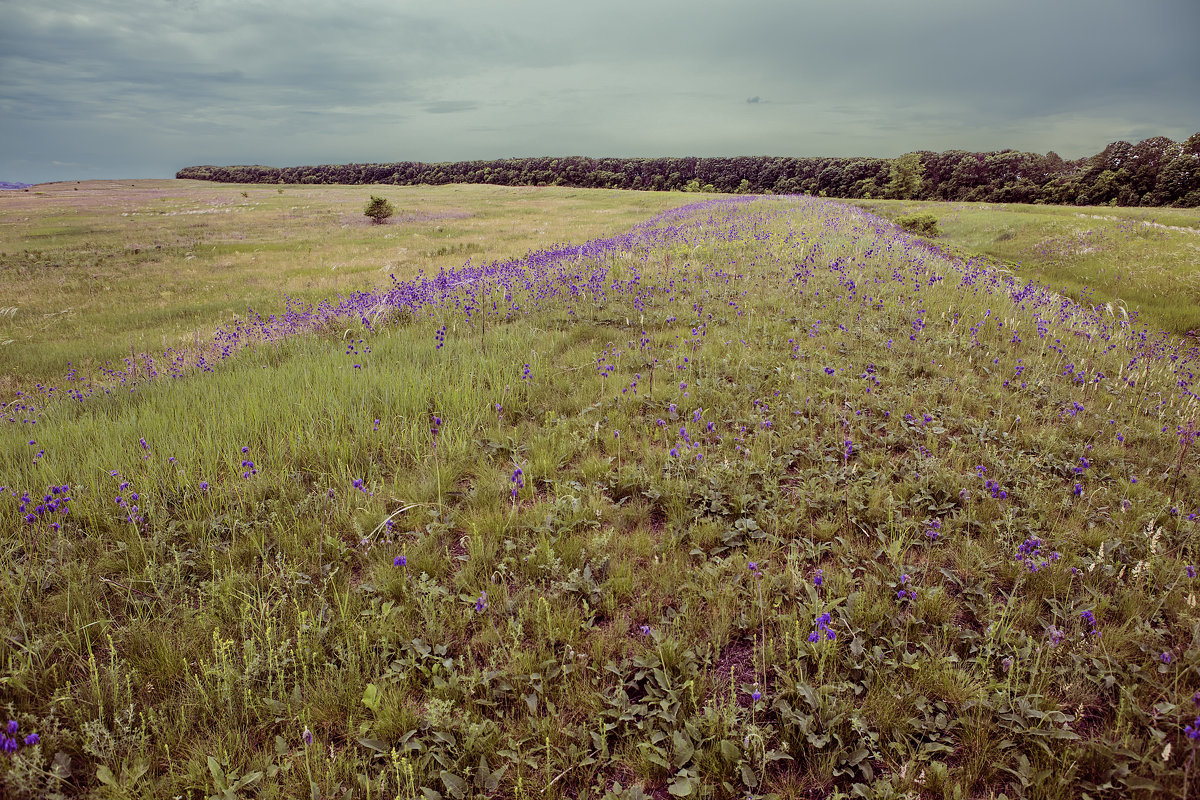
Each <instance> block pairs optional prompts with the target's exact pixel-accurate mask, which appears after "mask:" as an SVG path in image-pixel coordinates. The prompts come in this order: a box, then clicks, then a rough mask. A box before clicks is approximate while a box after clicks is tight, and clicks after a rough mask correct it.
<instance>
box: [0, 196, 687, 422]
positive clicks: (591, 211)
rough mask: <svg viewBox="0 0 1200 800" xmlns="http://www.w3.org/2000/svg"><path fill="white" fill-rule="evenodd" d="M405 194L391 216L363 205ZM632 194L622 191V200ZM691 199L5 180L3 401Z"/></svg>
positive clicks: (581, 235) (579, 237)
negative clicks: (237, 320) (227, 330)
mask: <svg viewBox="0 0 1200 800" xmlns="http://www.w3.org/2000/svg"><path fill="white" fill-rule="evenodd" d="M371 194H377V195H380V196H383V197H387V198H389V199H391V200H392V201H393V203H394V205H395V206H396V209H397V211H396V215H395V216H394V217H393V218H392V219H391V220H389V221H388V223H387V224H386V225H384V226H376V225H373V224H372V223H371V220H369V219H367V218H366V217H365V216H363V206H364V205H365V203H366V200H367V198H368V196H369V195H371ZM614 196H620V197H622V198H623V200H622V201H621V202H612V200H611V198H613V197H614ZM682 202H683V200H682V199H681V198H680V196H678V195H676V196H666V195H655V194H651V193H642V194H637V195H631V194H630V193H628V192H604V191H601V192H588V191H583V190H574V189H550V188H546V189H523V188H498V187H485V186H455V187H450V188H443V189H421V188H401V189H398V188H395V187H388V186H373V187H364V186H286V187H276V186H236V185H221V184H212V183H208V182H205V181H164V180H157V181H155V180H144V181H130V182H112V181H85V182H81V183H54V184H46V185H43V186H38V187H35V188H31V189H30V190H29V191H27V192H23V191H17V192H12V191H10V192H0V281H2V282H3V284H4V286H5V290H4V293H3V295H2V298H0V343H5V344H0V364H3V366H4V369H3V375H2V376H0V381H7V383H0V399H7V398H5V397H4V395H5V394H6V393H9V394H11V391H12V390H13V388H14V385H15V384H16V383H17V382H19V383H20V384H22V385H25V384H28V383H30V381H57V380H60V379H61V376H62V375H63V374H64V373H65V366H64V365H65V364H66V363H67V362H71V363H72V364H74V365H75V366H77V367H78V368H80V369H82V370H84V371H86V372H93V371H95V369H96V368H97V367H99V366H100V365H102V364H103V363H104V362H106V361H113V362H117V363H120V362H121V361H122V360H123V359H124V358H126V357H129V356H136V355H138V354H140V353H143V352H153V351H163V350H165V349H167V348H169V347H174V348H179V347H181V346H183V345H186V344H188V343H192V344H194V343H195V340H196V338H197V335H199V336H201V337H202V338H205V339H207V338H209V337H210V335H211V333H212V330H213V329H214V328H215V327H216V326H217V325H218V324H221V323H225V322H229V321H230V320H231V319H232V318H233V317H234V316H236V315H240V316H245V315H246V313H247V309H251V308H252V309H254V310H255V311H257V312H261V313H264V314H270V313H275V312H277V311H280V310H282V309H283V307H284V296H285V295H286V296H289V297H293V298H296V299H298V300H304V301H312V302H319V301H321V300H324V299H326V298H329V297H332V296H333V295H335V294H337V293H339V292H350V291H354V290H358V289H364V288H372V287H374V286H375V285H377V284H379V283H383V282H386V281H387V280H388V276H389V275H392V274H394V275H395V276H396V277H398V278H401V279H404V278H411V277H412V276H414V275H415V274H416V273H417V272H418V271H420V270H424V271H425V272H427V273H436V272H437V271H438V270H440V269H443V268H452V267H459V266H461V265H462V263H463V262H464V261H466V260H467V259H468V258H472V259H475V260H476V261H485V262H486V261H494V260H504V259H509V258H516V257H518V256H522V255H524V254H525V253H527V252H529V251H530V250H531V249H535V248H541V247H545V246H546V245H548V244H551V243H554V242H565V241H576V242H579V241H585V240H587V239H590V238H593V237H595V236H599V235H602V234H611V233H615V232H617V231H620V230H624V229H627V228H628V227H630V226H631V225H633V224H634V223H635V222H637V221H639V220H641V219H645V218H646V217H648V216H651V215H653V214H654V213H656V212H658V211H661V210H663V209H666V208H669V207H671V206H672V205H680V204H681V203H682Z"/></svg>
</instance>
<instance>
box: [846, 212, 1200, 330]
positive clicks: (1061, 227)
mask: <svg viewBox="0 0 1200 800" xmlns="http://www.w3.org/2000/svg"><path fill="white" fill-rule="evenodd" d="M853 202H854V203H855V204H856V205H858V206H860V207H862V208H865V209H867V210H868V211H872V212H874V213H878V214H883V215H885V216H887V217H888V218H892V219H895V218H899V217H901V216H904V215H908V214H920V213H931V214H933V215H934V216H935V217H937V218H938V223H939V227H940V229H941V231H942V237H940V238H941V240H942V241H945V242H946V243H948V244H949V245H950V246H952V247H954V248H956V250H957V251H958V252H960V253H966V254H970V255H977V254H978V255H986V256H988V257H990V258H991V259H993V260H994V261H996V262H997V264H998V265H1001V266H1006V267H1008V268H1009V269H1011V270H1012V271H1013V272H1015V273H1016V274H1018V275H1020V276H1022V277H1024V278H1032V279H1035V280H1037V281H1038V282H1039V283H1043V284H1045V285H1046V286H1048V287H1050V288H1052V289H1055V290H1056V291H1058V292H1060V293H1061V294H1064V295H1066V296H1068V297H1070V298H1072V299H1074V300H1077V301H1079V302H1080V303H1082V304H1084V305H1093V304H1103V303H1113V304H1114V306H1115V307H1118V308H1124V309H1126V310H1127V311H1137V312H1138V313H1139V315H1140V317H1141V319H1142V321H1143V322H1145V323H1147V324H1149V325H1151V326H1152V327H1153V328H1155V329H1156V330H1165V331H1169V332H1171V333H1175V334H1178V335H1180V336H1184V335H1187V334H1188V333H1189V332H1190V331H1200V211H1197V210H1196V209H1194V208H1124V207H1118V206H1111V207H1110V206H1090V207H1082V208H1081V207H1077V206H1045V205H1020V204H1000V203H933V202H920V201H907V200H856V201H853Z"/></svg>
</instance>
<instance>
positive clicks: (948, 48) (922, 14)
mask: <svg viewBox="0 0 1200 800" xmlns="http://www.w3.org/2000/svg"><path fill="white" fill-rule="evenodd" d="M1197 39H1200V0H1139V2H1129V0H1005V2H996V1H995V0H990V1H989V2H980V1H979V0H826V2H810V1H809V0H739V1H738V2H724V0H689V1H688V2H675V0H637V1H636V2H629V1H628V0H605V2H602V3H586V4H585V3H577V2H569V0H422V1H421V2H409V1H408V0H338V1H337V2H314V1H311V0H40V2H37V3H32V2H28V0H20V1H15V0H0V180H8V181H22V182H27V183H34V182H42V181H51V180H84V179H95V178H152V177H171V176H173V175H174V173H175V171H176V170H178V169H180V168H182V167H184V166H189V165H199V164H215V165H229V164H266V165H270V166H293V165H304V164H330V163H348V162H357V163H367V162H391V161H459V160H470V159H492V158H508V157H516V156H541V155H551V156H562V155H587V156H647V157H652V156H685V155H692V156H734V155H781V156H881V157H895V156H898V155H901V154H903V153H905V152H909V151H912V150H939V151H940V150H950V149H961V150H973V151H989V150H1000V149H1005V148H1013V149H1017V150H1028V151H1032V152H1039V153H1045V152H1047V151H1050V150H1053V151H1055V152H1057V153H1059V154H1060V155H1062V156H1063V157H1064V158H1078V157H1081V156H1086V155H1091V154H1093V153H1096V152H1098V151H1100V150H1101V149H1103V147H1104V146H1105V145H1106V144H1108V143H1109V142H1113V141H1117V140H1121V139H1124V140H1126V141H1130V142H1137V141H1140V140H1141V139H1145V138H1148V137H1151V136H1167V137H1170V138H1172V139H1175V140H1176V141H1181V140H1183V139H1185V138H1187V137H1188V136H1190V135H1191V134H1193V133H1196V132H1197V131H1200V47H1197V45H1196V41H1197Z"/></svg>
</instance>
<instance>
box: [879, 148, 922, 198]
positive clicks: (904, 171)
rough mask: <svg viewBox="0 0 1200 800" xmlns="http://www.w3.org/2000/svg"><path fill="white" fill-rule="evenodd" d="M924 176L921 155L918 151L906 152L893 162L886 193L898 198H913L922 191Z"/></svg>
mask: <svg viewBox="0 0 1200 800" xmlns="http://www.w3.org/2000/svg"><path fill="white" fill-rule="evenodd" d="M924 177H925V168H924V167H923V166H921V156H920V155H919V154H918V153H905V154H904V155H902V156H900V157H899V158H897V159H896V160H895V161H893V162H892V166H891V169H890V170H889V171H888V178H889V180H888V185H887V188H886V190H885V193H886V194H887V196H888V197H893V198H896V199H897V200H911V199H912V198H914V197H916V196H917V192H919V191H921V179H922V178H924Z"/></svg>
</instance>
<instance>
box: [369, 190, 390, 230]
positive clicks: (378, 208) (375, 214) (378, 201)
mask: <svg viewBox="0 0 1200 800" xmlns="http://www.w3.org/2000/svg"><path fill="white" fill-rule="evenodd" d="M395 213H396V207H395V206H393V205H392V203H391V201H390V200H388V199H387V198H386V197H376V196H375V195H371V199H370V200H368V201H367V205H366V207H365V208H364V209H363V214H364V215H366V216H368V217H370V218H371V221H372V222H374V223H375V224H376V225H382V224H383V223H384V221H385V220H386V219H387V218H388V217H390V216H392V215H393V214H395Z"/></svg>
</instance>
